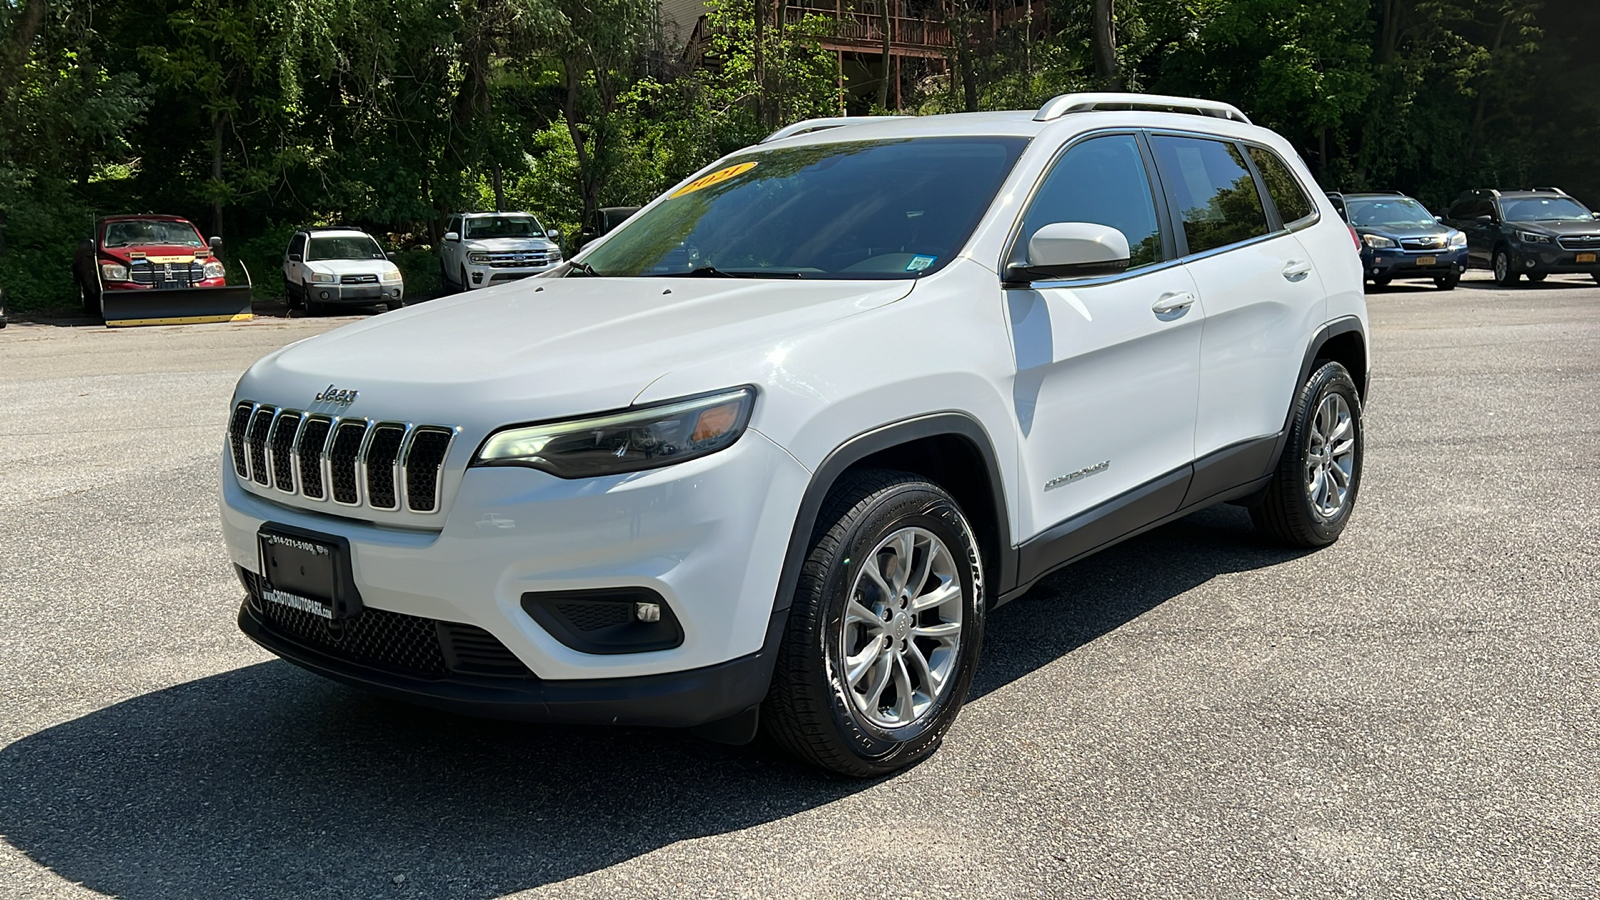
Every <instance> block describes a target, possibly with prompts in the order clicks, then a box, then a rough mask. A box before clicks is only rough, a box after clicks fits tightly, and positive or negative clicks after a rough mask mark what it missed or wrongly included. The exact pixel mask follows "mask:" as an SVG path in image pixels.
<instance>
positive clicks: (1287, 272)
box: [1283, 259, 1311, 281]
mask: <svg viewBox="0 0 1600 900" xmlns="http://www.w3.org/2000/svg"><path fill="white" fill-rule="evenodd" d="M1310 274H1311V263H1310V262H1308V261H1306V260H1303V259H1291V260H1289V261H1288V262H1287V263H1285V264H1284V267H1283V277H1285V278H1287V279H1289V280H1290V281H1299V280H1300V279H1302V278H1304V277H1306V276H1307V275H1310Z"/></svg>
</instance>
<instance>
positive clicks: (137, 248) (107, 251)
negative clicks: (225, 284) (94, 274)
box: [100, 244, 211, 262]
mask: <svg viewBox="0 0 1600 900" xmlns="http://www.w3.org/2000/svg"><path fill="white" fill-rule="evenodd" d="M135 253H142V254H144V256H143V257H142V258H143V259H148V260H151V261H152V262H189V261H190V260H193V259H196V258H198V259H210V258H211V248H210V247H190V246H185V245H183V244H124V245H121V246H117V247H101V248H100V255H101V256H108V257H110V258H112V259H115V260H117V261H119V262H128V261H129V260H132V259H133V258H134V257H133V254H135Z"/></svg>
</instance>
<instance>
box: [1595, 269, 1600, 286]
mask: <svg viewBox="0 0 1600 900" xmlns="http://www.w3.org/2000/svg"><path fill="white" fill-rule="evenodd" d="M1594 283H1595V284H1600V272H1595V273H1594Z"/></svg>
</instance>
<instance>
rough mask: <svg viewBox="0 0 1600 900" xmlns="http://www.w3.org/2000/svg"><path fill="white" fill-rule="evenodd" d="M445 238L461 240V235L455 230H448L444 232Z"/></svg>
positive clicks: (452, 240)
mask: <svg viewBox="0 0 1600 900" xmlns="http://www.w3.org/2000/svg"><path fill="white" fill-rule="evenodd" d="M444 239H445V240H447V241H451V242H454V241H459V240H461V235H460V234H457V233H456V232H454V231H446V232H445V233H444Z"/></svg>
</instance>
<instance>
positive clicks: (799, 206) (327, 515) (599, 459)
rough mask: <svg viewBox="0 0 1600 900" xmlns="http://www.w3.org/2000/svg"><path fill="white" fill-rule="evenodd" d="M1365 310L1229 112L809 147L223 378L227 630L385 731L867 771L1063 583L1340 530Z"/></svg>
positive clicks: (1204, 110) (915, 751) (1123, 115)
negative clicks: (642, 734)
mask: <svg viewBox="0 0 1600 900" xmlns="http://www.w3.org/2000/svg"><path fill="white" fill-rule="evenodd" d="M1361 275H1362V273H1361V262H1360V258H1359V256H1358V254H1357V252H1356V248H1355V247H1354V246H1352V244H1351V239H1350V232H1349V230H1348V229H1347V228H1346V227H1345V224H1344V223H1343V222H1342V221H1341V220H1340V218H1339V216H1338V214H1337V213H1336V212H1335V211H1334V209H1333V207H1332V206H1331V205H1330V201H1329V200H1328V199H1327V198H1326V196H1325V195H1324V194H1323V192H1322V191H1321V190H1320V189H1319V188H1318V187H1317V185H1316V184H1315V182H1314V181H1313V180H1312V178H1311V175H1310V174H1309V173H1308V172H1307V171H1306V168H1305V165H1304V164H1303V163H1302V162H1301V161H1300V159H1299V157H1298V156H1296V154H1295V152H1294V150H1293V149H1292V148H1291V147H1290V146H1289V144H1288V143H1287V142H1286V141H1284V140H1283V139H1282V138H1280V137H1278V136H1277V135H1276V134H1274V133H1272V132H1270V131H1267V130H1265V129H1262V128H1258V127H1254V126H1252V125H1251V124H1250V123H1249V121H1248V120H1247V119H1246V118H1245V116H1244V115H1243V114H1241V113H1240V112H1239V111H1238V110H1236V109H1234V108H1233V107H1230V106H1226V105H1223V104H1217V103H1210V102H1206V101H1200V100H1188V99H1180V98H1162V97H1144V96H1131V95H1081V94H1080V95H1068V96H1065V97H1060V98H1057V99H1055V100H1053V101H1051V102H1050V103H1049V104H1048V105H1046V106H1045V107H1044V108H1042V109H1040V110H1039V111H1038V112H1037V113H1027V112H1004V113H977V114H966V115H950V116H932V117H926V118H905V119H892V118H880V119H871V118H867V119H844V120H815V121H810V122H803V123H800V124H798V125H795V126H791V127H788V128H785V129H783V130H781V131H779V132H777V133H775V134H774V135H772V136H771V137H770V138H768V139H767V140H765V141H763V142H762V143H761V144H760V145H758V146H755V147H751V148H748V149H745V150H741V151H739V152H737V153H735V154H733V155H731V156H729V157H727V158H725V159H723V160H720V161H718V162H717V163H715V164H714V165H712V166H711V167H709V168H708V169H706V170H705V171H704V172H702V173H700V174H699V175H697V176H696V177H694V178H693V179H691V180H689V181H686V182H684V183H683V184H681V185H679V186H678V187H677V188H676V189H674V190H672V191H670V192H668V193H666V194H665V195H663V196H661V197H659V198H657V199H656V200H655V201H654V202H653V203H651V204H650V205H649V206H648V207H646V208H645V209H644V210H643V211H641V212H640V213H639V214H638V215H636V216H635V217H633V218H632V219H630V220H629V221H628V222H627V223H626V224H625V225H624V226H623V227H621V228H620V229H619V230H617V231H615V232H613V233H611V234H609V235H607V236H606V237H605V238H603V239H602V240H600V241H598V242H597V243H595V244H593V245H591V246H589V247H587V248H585V250H584V252H583V253H582V254H580V255H579V256H578V257H577V258H576V259H575V260H573V261H572V262H570V263H568V264H566V265H564V266H562V267H560V268H558V269H556V270H554V271H552V272H551V273H549V274H548V275H546V276H542V277H539V278H535V279H531V280H529V281H525V282H522V283H520V284H517V285H514V286H507V287H505V288H504V289H501V290H498V291H493V292H488V293H485V294H477V295H473V294H468V295H460V296H456V297H452V298H449V299H445V300H440V301H437V302H435V303H431V304H428V305H426V306H422V307H413V308H410V309H407V310H404V311H402V312H399V313H395V314H392V315H385V316H380V317H378V318H375V319H371V320H367V321H365V322H361V323H358V324H354V325H350V326H347V327H345V328H342V329H339V330H337V331H333V332H330V333H328V334H325V335H322V336H320V337H316V338H312V339H310V340H306V341H302V342H299V343H296V344H293V345H291V346H289V347H286V348H284V349H282V350H279V351H277V352H276V353H273V354H271V355H269V356H267V357H266V358H264V359H262V360H261V361H260V362H258V363H256V365H255V366H253V367H252V368H251V369H250V370H249V371H248V372H247V373H246V374H245V375H244V377H243V378H242V379H241V380H240V381H239V385H238V389H237V393H236V396H235V398H234V405H233V408H232V416H231V425H230V428H229V431H228V435H227V441H226V445H225V448H224V452H223V458H222V469H223V471H222V519H223V525H224V530H225V532H226V537H227V544H228V547H229V550H230V553H231V556H232V560H233V562H234V564H235V565H236V566H237V569H238V572H239V575H240V578H241V580H242V581H243V582H244V585H245V587H246V590H247V593H248V596H247V598H246V599H245V601H244V604H243V606H242V608H241V609H240V612H239V624H240V626H241V627H242V628H243V629H244V631H245V632H246V633H247V634H248V635H249V636H250V637H252V638H253V639H255V640H256V641H257V642H258V643H260V644H261V645H262V646H264V647H266V648H267V649H269V650H271V651H272V652H274V653H276V654H278V655H280V656H282V657H284V658H285V659H288V660H289V661H291V662H294V663H296V664H298V665H301V666H303V667H305V668H307V669H310V670H312V671H314V672H318V673H321V674H323V675H326V676H329V677H332V678H335V679H338V680H341V681H344V682H347V683H350V684H354V685H359V686H361V687H364V688H368V689H371V690H374V691H378V692H381V693H385V694H389V695H392V696H397V697H402V698H406V699H409V700H414V701H416V702H419V703H425V704H431V705H437V706H442V707H447V708H451V709H456V710H463V711H467V712H472V713H479V714H483V715H490V716H505V717H517V718H526V719H533V720H541V721H560V722H592V723H621V724H634V725H641V724H642V725H665V726H692V727H696V728H697V729H698V730H699V732H700V733H701V734H704V735H706V736H709V737H713V738H715V739H719V740H724V741H730V742H737V741H742V740H748V739H749V738H750V737H752V736H753V735H754V734H755V731H756V728H757V727H758V724H759V725H760V726H763V727H765V728H766V729H767V730H768V731H769V732H770V733H771V734H772V735H773V736H774V737H775V738H776V739H777V740H778V741H779V742H780V743H781V744H783V745H785V746H787V747H788V748H790V749H791V750H793V751H794V752H796V753H798V754H800V755H801V756H803V757H805V758H807V759H810V760H812V761H814V762H816V763H818V764H820V765H822V766H826V767H828V768H831V769H834V770H836V771H838V772H843V773H848V774H852V775H862V776H867V775H874V774H879V773H884V772H888V771H891V770H894V769H896V768H898V767H901V766H905V765H907V764H909V763H912V762H914V761H916V760H917V759H919V758H921V757H923V756H925V755H926V754H928V753H930V752H932V751H933V750H934V748H935V747H936V746H937V745H938V743H939V741H940V738H941V736H942V735H943V734H944V732H945V731H946V729H948V728H949V726H950V724H951V722H952V721H953V720H954V718H955V716H956V713H957V711H958V710H959V709H960V707H961V704H962V702H963V700H964V698H965V696H966V694H967V691H968V686H969V684H970V682H971V679H972V677H973V671H974V669H975V667H976V666H977V661H978V651H979V646H980V644H981V643H982V640H983V630H984V618H985V616H986V615H988V614H989V613H990V612H991V611H992V610H993V609H994V608H995V607H997V606H999V605H1000V604H1002V603H1005V602H1006V601H1007V600H1010V599H1012V598H1014V597H1016V596H1018V595H1019V594H1021V593H1022V592H1024V591H1026V590H1027V589H1028V588H1029V586H1031V585H1033V584H1034V583H1035V582H1037V581H1038V580H1039V579H1040V578H1042V577H1044V576H1045V575H1047V574H1049V573H1050V572H1053V571H1055V570H1056V569H1058V568H1060V567H1061V566H1063V565H1065V564H1067V563H1070V562H1072V561H1074V560H1077V559H1081V558H1083V557H1084V556H1087V555H1088V554H1091V553H1093V552H1095V551H1096V550H1100V549H1102V548H1105V547H1107V546H1110V545H1112V544H1114V543H1116V542H1118V541H1121V540H1123V539H1125V538H1127V537H1129V536H1131V535H1134V534H1138V533H1139V532H1142V531H1145V530H1147V529H1150V528H1153V527H1155V526H1157V525H1160V524H1162V523H1164V522H1168V521H1171V520H1173V519H1175V518H1177V517H1179V516H1183V515H1185V514H1187V513H1190V512H1192V511H1194V510H1197V509H1200V508H1202V507H1205V506H1208V505H1211V504H1215V503H1220V502H1234V503H1238V504H1243V505H1246V506H1248V507H1249V508H1250V510H1251V511H1252V514H1253V516H1254V519H1255V522H1256V523H1257V525H1258V526H1259V528H1260V529H1261V530H1262V531H1264V532H1265V533H1266V534H1267V535H1269V536H1270V537H1272V538H1274V539H1276V540H1279V541H1284V542H1287V543H1290V544H1294V545H1298V546H1302V547H1316V546H1320V545H1324V544H1327V543H1330V542H1332V541H1334V540H1335V539H1337V538H1338V536H1339V534H1340V531H1341V530H1342V529H1343V528H1344V527H1345V524H1346V522H1347V521H1348V519H1349V517H1350V513H1351V509H1352V507H1353V506H1354V504H1355V501H1356V492H1357V489H1358V487H1359V485H1360V479H1361V461H1362V396H1363V393H1364V391H1365V388H1366V383H1367V375H1368V351H1367V338H1366V311H1365V306H1364V301H1363V297H1362V284H1361ZM992 649H993V650H994V651H995V652H999V653H1005V652H1006V648H1005V647H996V648H992Z"/></svg>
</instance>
